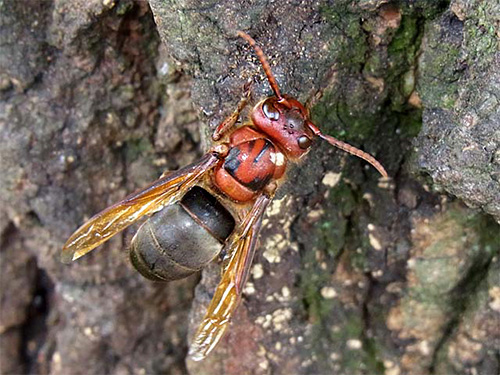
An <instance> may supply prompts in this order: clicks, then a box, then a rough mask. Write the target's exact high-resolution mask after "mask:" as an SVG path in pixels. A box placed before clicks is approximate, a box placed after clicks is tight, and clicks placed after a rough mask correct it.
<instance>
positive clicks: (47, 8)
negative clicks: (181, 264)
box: [0, 0, 500, 375]
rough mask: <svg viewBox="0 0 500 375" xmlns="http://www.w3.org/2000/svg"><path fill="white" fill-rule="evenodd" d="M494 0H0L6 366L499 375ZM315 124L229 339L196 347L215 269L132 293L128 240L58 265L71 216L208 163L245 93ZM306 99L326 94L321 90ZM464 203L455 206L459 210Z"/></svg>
mask: <svg viewBox="0 0 500 375" xmlns="http://www.w3.org/2000/svg"><path fill="white" fill-rule="evenodd" d="M499 14H500V8H499V6H498V5H496V4H495V3H494V2H491V3H490V2H486V3H485V2H480V1H477V0H470V1H468V0H453V1H451V2H450V3H448V2H444V1H443V2H425V1H412V2H405V1H395V2H387V1H383V0H380V1H343V0H342V1H310V2H296V1H289V0H286V1H279V2H267V1H254V0H252V1H247V2H233V1H226V0H221V1H193V0H184V1H175V2H174V1H171V0H150V1H149V3H146V2H144V1H132V0H120V1H118V0H104V1H102V0H93V1H87V0H86V1H83V0H78V1H73V2H65V1H57V0H52V1H51V0H44V1H28V0H22V1H14V0H12V1H4V2H2V3H1V4H0V97H1V100H2V101H1V102H0V161H1V162H0V189H1V192H2V193H1V196H0V232H1V243H0V246H1V248H0V261H1V279H0V280H1V294H0V301H1V310H0V311H1V315H0V372H1V373H2V374H27V373H37V374H49V373H50V374H115V373H116V374H123V373H132V374H136V373H139V374H160V373H161V374H183V373H188V372H189V373H192V374H240V373H245V374H246V373H256V374H271V373H273V374H327V373H328V374H330V373H338V374H377V373H380V374H382V373H385V374H387V375H396V374H418V375H421V374H455V373H456V374H465V373H478V374H492V375H493V374H496V373H498V371H499V368H500V365H499V358H500V354H499V349H498V348H499V344H500V330H499V328H498V327H499V326H500V278H499V275H500V272H499V271H500V269H499V268H500V266H499V263H498V259H499V253H500V240H499V234H498V233H499V226H498V224H497V222H498V221H500V196H499V194H498V192H499V191H500V186H499V176H500V156H499V150H500V134H499V132H498V129H500V115H499V113H500V103H499V101H498V98H499V97H500V91H499V90H500V84H499V83H500V75H499V74H500V73H499V69H498V66H499V64H500V54H499V52H498V36H499V35H498V21H497V19H498V15H499ZM237 30H244V31H246V32H248V33H249V34H250V35H252V36H253V37H254V38H255V39H256V41H257V42H258V44H259V45H260V46H261V47H262V48H263V50H264V51H265V53H266V54H267V55H268V56H269V59H270V62H271V66H272V68H273V72H274V74H275V75H276V78H277V80H278V83H279V85H280V88H281V90H282V91H283V92H284V93H287V94H290V95H292V96H294V97H297V98H298V99H299V100H301V101H311V100H312V101H313V102H314V106H313V107H312V118H313V121H314V122H315V123H316V124H317V125H318V126H319V127H320V128H321V129H322V130H323V131H324V132H326V133H328V134H332V135H334V136H336V137H338V138H340V139H342V140H345V141H346V142H349V143H352V144H353V145H355V146H357V147H360V148H362V149H364V150H366V151H368V152H370V153H372V154H373V155H375V156H376V157H377V159H379V160H380V161H381V162H382V163H383V164H384V166H385V167H386V168H387V169H388V171H389V174H390V175H391V176H392V178H393V179H392V181H391V182H390V183H381V182H380V181H379V180H378V175H377V173H376V171H374V170H372V169H371V168H368V167H366V165H365V163H364V162H362V161H360V160H358V159H356V158H354V157H352V156H348V155H346V154H343V153H342V152H341V151H339V150H336V149H332V148H331V147H330V146H328V145H327V144H322V143H321V142H317V144H316V145H315V148H314V150H313V151H312V152H311V153H310V154H309V155H308V157H307V158H306V160H304V162H303V163H302V164H301V165H300V166H298V167H295V168H293V169H292V170H291V171H289V173H288V177H287V183H286V184H285V185H284V186H283V188H282V189H281V191H280V192H279V194H278V196H277V198H276V199H275V200H274V202H273V203H272V204H271V206H270V207H269V209H268V211H267V213H266V216H265V218H264V229H263V231H262V234H261V236H260V245H259V250H258V253H257V256H256V259H255V261H254V265H253V267H252V272H251V276H250V279H249V282H248V285H247V287H246V288H245V292H244V298H243V301H242V303H241V306H240V307H239V309H238V311H237V314H236V316H235V317H234V320H233V323H232V326H231V329H230V332H229V333H228V334H227V335H226V337H225V338H224V339H223V340H222V342H221V344H220V345H219V347H218V348H217V349H216V350H215V351H214V353H212V354H211V355H210V356H209V357H208V358H207V359H206V360H205V361H203V362H193V361H191V360H190V359H187V358H186V355H187V350H188V345H189V340H190V338H191V337H192V333H193V331H194V329H196V325H197V322H198V321H199V319H200V318H201V316H202V314H203V313H204V309H205V308H206V304H207V303H208V301H209V300H210V297H211V295H212V293H213V290H214V288H215V286H216V284H217V282H218V277H219V275H220V272H219V266H218V265H217V264H215V263H214V264H213V265H211V266H210V267H208V268H207V269H206V270H205V271H203V273H202V276H201V279H200V277H199V276H196V277H191V278H188V279H185V280H181V281H177V282H172V283H168V284H161V283H153V282H150V281H147V280H145V279H143V278H142V277H141V276H140V275H139V274H138V273H137V272H135V271H134V270H133V268H132V267H131V266H130V264H129V262H128V257H127V255H126V252H127V247H128V244H129V242H130V238H131V236H132V235H133V233H134V228H132V229H130V230H127V231H126V232H125V233H124V234H123V235H120V236H116V238H113V239H112V240H111V241H109V242H108V243H107V244H105V245H104V246H103V247H102V248H101V249H99V250H96V251H94V252H93V253H92V254H89V255H87V256H85V257H83V258H82V259H80V260H78V261H77V262H75V263H74V264H71V265H69V266H68V265H63V264H61V263H60V262H59V255H60V250H61V247H62V245H63V243H64V242H65V240H66V239H67V237H68V236H69V235H70V234H71V233H72V232H73V231H74V230H75V229H76V228H77V226H78V225H79V224H80V223H82V222H83V221H84V220H85V219H86V218H88V217H90V216H91V215H92V214H93V213H95V212H97V211H99V210H100V209H102V208H104V207H106V206H109V205H110V204H112V203H113V202H115V201H117V200H119V199H120V198H122V197H124V196H125V195H126V194H127V193H128V192H131V191H133V190H135V189H137V188H139V187H141V186H144V185H146V184H147V183H148V182H151V181H153V180H154V179H156V178H157V177H158V176H159V175H160V174H161V173H162V172H164V171H165V170H174V169H177V168H179V167H181V166H184V165H186V164H188V163H190V162H191V161H193V160H195V159H196V158H198V157H199V156H201V155H202V153H203V152H204V150H206V148H207V146H208V141H207V140H208V139H209V138H208V135H209V134H210V132H211V130H212V129H213V128H214V126H216V124H217V123H218V122H219V121H220V120H221V119H222V118H224V116H226V115H227V114H229V113H230V112H232V110H233V109H234V107H235V105H236V103H237V102H238V100H239V99H240V97H241V95H242V87H243V84H244V83H245V82H246V81H247V80H248V79H249V78H251V79H252V80H253V100H254V101H255V102H256V101H258V100H260V99H261V98H263V97H265V96H268V95H270V93H271V92H270V89H269V85H268V83H267V81H266V80H265V79H264V77H263V72H262V68H261V67H260V66H259V64H258V61H257V60H256V58H255V54H254V53H253V51H252V50H251V49H250V48H248V46H247V45H246V44H245V43H244V42H243V41H242V40H240V39H238V38H237V37H236V36H235V32H236V31H237ZM320 94H321V95H320ZM464 203H465V204H466V205H467V206H466V205H464Z"/></svg>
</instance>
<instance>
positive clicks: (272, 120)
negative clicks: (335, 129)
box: [238, 31, 388, 177]
mask: <svg viewBox="0 0 500 375" xmlns="http://www.w3.org/2000/svg"><path fill="white" fill-rule="evenodd" d="M238 35H239V36H240V37H242V38H243V39H245V40H246V41H247V42H248V43H249V44H250V45H251V46H252V47H253V48H254V50H255V53H256V54H257V57H258V58H259V60H260V62H261V64H262V67H263V68H264V72H265V73H266V76H267V80H268V81H269V84H270V85H271V88H272V90H273V92H274V95H275V96H272V97H269V98H267V99H264V100H263V101H261V102H259V103H258V104H257V105H256V106H255V107H254V109H253V110H252V114H251V117H252V121H253V124H254V125H255V127H256V128H257V129H259V130H260V131H261V132H263V133H265V134H266V135H268V136H269V138H271V140H272V141H273V142H275V143H276V144H277V145H278V146H279V147H280V148H281V149H282V151H283V152H284V153H285V155H286V156H287V157H288V158H290V159H292V160H294V159H299V158H300V157H301V156H303V155H305V154H306V153H307V152H308V151H309V147H310V146H311V144H312V141H313V138H314V136H318V137H320V138H322V139H324V140H326V141H327V142H328V143H330V144H331V145H333V146H335V147H338V148H340V149H341V150H344V151H346V152H348V153H350V154H353V155H355V156H357V157H359V158H361V159H364V160H366V161H367V162H368V163H370V164H371V165H373V166H374V167H375V168H376V169H377V170H378V171H379V172H380V174H381V175H382V176H383V177H388V175H387V172H386V171H385V169H384V167H383V166H382V165H381V164H380V163H379V162H378V161H377V160H376V159H375V158H374V157H373V156H371V155H370V154H368V153H366V152H364V151H361V150H359V149H357V148H356V147H354V146H351V145H349V144H347V143H344V142H342V141H339V140H338V139H336V138H334V137H331V136H329V135H325V134H323V133H321V131H320V130H319V129H318V128H317V127H316V126H315V125H314V124H313V123H312V122H311V121H310V119H309V113H308V110H307V109H306V108H305V107H304V106H303V105H302V104H301V103H300V102H299V101H297V100H296V99H293V98H291V97H288V96H282V95H281V92H280V89H279V87H278V84H277V82H276V79H275V78H274V76H273V73H272V72H271V67H270V66H269V63H268V62H267V59H266V56H265V55H264V52H262V49H261V48H260V47H259V46H258V45H257V43H255V40H253V39H252V37H251V36H250V35H248V34H246V33H244V32H242V31H238Z"/></svg>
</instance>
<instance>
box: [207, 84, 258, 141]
mask: <svg viewBox="0 0 500 375" xmlns="http://www.w3.org/2000/svg"><path fill="white" fill-rule="evenodd" d="M251 88H252V81H247V83H245V86H243V90H244V91H243V97H242V98H241V100H240V102H239V103H238V107H237V108H236V110H235V111H234V112H233V113H231V114H230V115H229V116H228V117H226V118H225V119H224V121H222V122H221V123H220V124H219V126H217V128H216V129H215V131H214V134H212V139H213V140H214V141H218V140H219V139H221V137H222V135H223V134H224V133H226V132H227V131H228V130H230V129H231V128H232V127H233V126H234V125H235V124H236V121H238V118H239V117H240V113H241V111H243V108H245V106H246V105H247V104H248V100H249V99H250V96H251Z"/></svg>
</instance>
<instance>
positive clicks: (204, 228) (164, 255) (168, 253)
mask: <svg viewBox="0 0 500 375" xmlns="http://www.w3.org/2000/svg"><path fill="white" fill-rule="evenodd" d="M234 226H235V221H234V218H233V216H232V215H231V214H230V213H229V211H228V210H227V209H226V208H225V207H224V206H223V205H222V204H221V203H220V202H219V201H218V200H217V199H216V198H215V197H214V196H213V195H211V194H210V193H208V192H207V191H206V190H204V189H202V188H200V187H198V186H195V187H194V188H192V189H191V190H190V191H189V192H188V193H186V195H185V196H184V197H183V198H182V200H181V201H180V202H178V203H176V204H173V205H170V206H166V207H165V208H163V209H162V210H161V211H159V212H157V213H155V214H154V215H153V216H151V217H150V218H149V219H148V220H147V221H146V222H145V223H144V224H143V225H142V226H141V227H140V228H139V230H138V231H137V233H136V235H135V236H134V238H133V240H132V244H131V247H130V259H131V261H132V264H133V265H134V267H135V268H136V269H137V270H138V271H139V272H140V273H141V274H142V275H143V276H144V277H146V278H148V279H151V280H156V281H171V280H177V279H181V278H184V277H187V276H189V275H191V274H192V273H194V272H197V271H199V270H201V269H202V268H203V267H205V266H206V265H207V264H208V263H209V262H210V261H211V260H212V259H214V258H215V257H216V256H217V255H218V254H219V253H220V251H221V250H222V244H223V242H224V241H225V240H226V238H227V237H229V235H230V234H231V232H232V231H233V229H234Z"/></svg>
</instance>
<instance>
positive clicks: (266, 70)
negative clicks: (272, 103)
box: [238, 31, 286, 102]
mask: <svg viewBox="0 0 500 375" xmlns="http://www.w3.org/2000/svg"><path fill="white" fill-rule="evenodd" d="M238 36H239V37H241V38H243V39H245V40H246V41H247V42H248V44H250V45H251V46H252V47H253V49H254V50H255V54H256V55H257V57H258V58H259V60H260V63H261V64H262V68H263V69H264V73H266V76H267V80H268V81H269V85H270V86H271V89H272V90H273V92H274V95H276V97H277V98H278V101H279V102H283V101H286V99H285V98H283V97H282V96H281V92H280V89H279V87H278V83H277V82H276V79H275V78H274V76H273V73H272V71H271V66H270V65H269V63H268V62H267V58H266V55H264V52H263V51H262V49H261V48H260V47H259V46H258V45H257V43H256V42H255V40H253V38H252V37H251V36H250V35H248V34H247V33H245V32H244V31H238Z"/></svg>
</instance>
